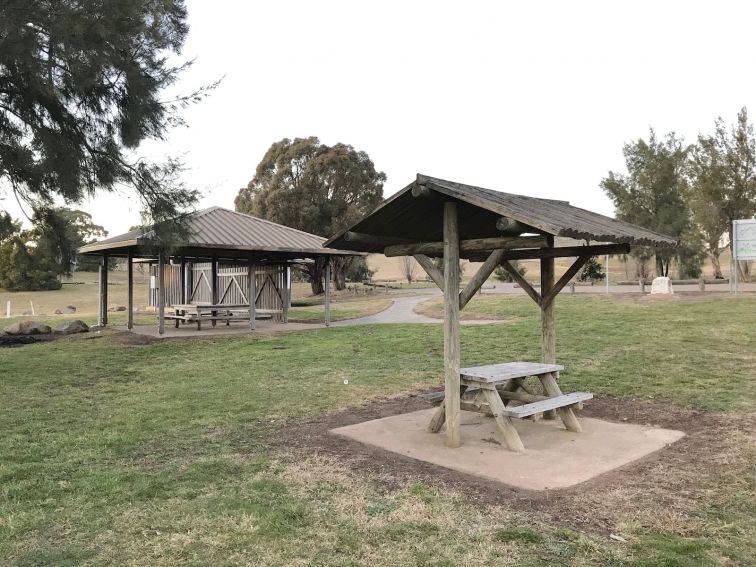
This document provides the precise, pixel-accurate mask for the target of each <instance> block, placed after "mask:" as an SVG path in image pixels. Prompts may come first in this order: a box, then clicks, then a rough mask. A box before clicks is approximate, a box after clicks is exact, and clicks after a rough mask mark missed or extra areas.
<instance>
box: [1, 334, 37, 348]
mask: <svg viewBox="0 0 756 567" xmlns="http://www.w3.org/2000/svg"><path fill="white" fill-rule="evenodd" d="M42 340H44V339H43V338H42V337H41V336H26V335H19V336H15V335H0V348H3V347H20V346H24V345H29V344H32V343H36V342H40V341H42ZM48 340H49V339H48Z"/></svg>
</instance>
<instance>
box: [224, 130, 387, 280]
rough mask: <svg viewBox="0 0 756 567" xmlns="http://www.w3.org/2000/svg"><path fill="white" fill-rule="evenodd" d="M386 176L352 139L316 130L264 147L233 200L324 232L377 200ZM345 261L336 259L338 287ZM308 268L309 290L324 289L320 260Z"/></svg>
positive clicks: (302, 227) (282, 221)
mask: <svg viewBox="0 0 756 567" xmlns="http://www.w3.org/2000/svg"><path fill="white" fill-rule="evenodd" d="M385 181H386V174H384V173H382V172H380V171H376V169H375V165H374V164H373V161H372V160H371V159H370V157H369V156H368V154H367V153H365V152H363V151H357V150H355V149H354V148H353V147H352V146H350V145H347V144H335V145H333V146H328V145H326V144H323V143H321V142H320V140H319V139H318V138H316V137H314V136H311V137H309V138H295V139H294V140H290V139H288V138H285V139H283V140H281V141H280V142H276V143H274V144H273V145H272V146H271V147H270V148H269V149H268V151H267V152H266V153H265V156H263V159H262V161H261V162H260V163H259V164H258V166H257V169H256V171H255V176H254V177H253V178H252V180H251V181H250V182H249V183H248V184H247V186H246V187H244V188H242V189H241V190H240V191H239V194H238V195H237V197H236V200H235V201H234V203H235V206H236V210H237V211H240V212H243V213H248V214H251V215H254V216H257V217H260V218H264V219H267V220H270V221H273V222H276V223H279V224H283V225H286V226H290V227H293V228H297V229H299V230H304V231H306V232H310V233H312V234H317V235H320V236H323V237H328V236H331V235H333V234H335V233H336V232H338V231H339V230H342V229H344V228H345V227H347V226H349V225H350V224H352V223H353V222H355V221H356V220H358V219H359V218H360V217H362V216H363V215H364V214H366V213H368V212H370V211H371V210H372V209H373V208H374V207H375V206H377V205H378V203H380V202H381V200H382V198H383V184H384V182H385ZM348 263H349V261H348V260H341V261H336V262H335V266H334V277H335V282H336V287H337V288H338V289H343V287H344V285H345V281H344V277H345V276H344V274H345V271H346V268H347V267H348ZM308 273H309V275H310V277H311V283H312V286H313V292H314V293H320V292H322V284H321V278H322V264H321V263H318V262H316V263H315V264H314V265H312V266H311V267H309V268H308Z"/></svg>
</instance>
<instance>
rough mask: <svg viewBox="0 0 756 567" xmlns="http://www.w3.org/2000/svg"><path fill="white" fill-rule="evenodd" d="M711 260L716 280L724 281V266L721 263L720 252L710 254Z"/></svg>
mask: <svg viewBox="0 0 756 567" xmlns="http://www.w3.org/2000/svg"><path fill="white" fill-rule="evenodd" d="M709 259H710V260H711V266H712V268H714V278H715V279H718V280H721V279H724V276H723V275H722V264H721V263H720V262H719V250H717V251H716V252H709Z"/></svg>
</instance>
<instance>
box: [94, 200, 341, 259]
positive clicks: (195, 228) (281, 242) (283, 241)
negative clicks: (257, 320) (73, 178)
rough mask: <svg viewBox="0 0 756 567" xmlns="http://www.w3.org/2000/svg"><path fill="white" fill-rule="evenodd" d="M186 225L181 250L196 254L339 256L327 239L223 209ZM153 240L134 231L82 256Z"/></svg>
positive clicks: (196, 216)
mask: <svg viewBox="0 0 756 567" xmlns="http://www.w3.org/2000/svg"><path fill="white" fill-rule="evenodd" d="M184 223H185V229H186V231H187V235H188V236H187V238H186V240H185V242H183V243H182V245H181V248H182V249H185V250H192V251H195V252H196V251H200V250H204V249H206V250H208V251H221V250H225V251H239V252H245V251H246V252H271V253H284V254H286V255H289V256H292V255H301V256H302V257H308V256H316V255H334V254H338V253H339V251H335V250H331V249H324V248H323V243H324V242H325V238H322V237H320V236H316V235H314V234H310V233H309V232H303V231H301V230H297V229H294V228H290V227H288V226H283V225H281V224H276V223H274V222H270V221H267V220H263V219H260V218H257V217H253V216H251V215H246V214H244V213H238V212H236V211H231V210H229V209H224V208H222V207H210V208H208V209H204V210H201V211H197V212H194V213H190V214H189V215H187V217H186V219H185V221H184ZM154 239H155V236H154V231H153V230H151V229H149V228H147V229H143V230H132V231H130V232H127V233H124V234H121V235H119V236H114V237H112V238H107V239H105V240H101V241H99V242H95V243H93V244H88V245H86V246H83V247H82V248H80V249H79V252H80V253H82V254H92V253H98V254H102V253H103V252H108V253H117V252H123V251H126V250H127V249H128V248H139V247H144V248H148V247H149V246H150V245H152V244H154V243H155V240H154ZM341 252H343V251H341ZM345 253H346V254H350V253H351V252H345Z"/></svg>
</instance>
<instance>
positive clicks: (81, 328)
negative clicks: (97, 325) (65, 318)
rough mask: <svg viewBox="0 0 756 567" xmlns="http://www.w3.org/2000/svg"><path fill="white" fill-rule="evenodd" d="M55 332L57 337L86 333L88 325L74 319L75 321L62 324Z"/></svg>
mask: <svg viewBox="0 0 756 567" xmlns="http://www.w3.org/2000/svg"><path fill="white" fill-rule="evenodd" d="M55 332H56V333H57V334H59V335H73V334H74V333H88V332H89V325H87V324H86V323H85V322H84V321H81V320H79V319H76V320H75V321H69V322H68V323H63V324H62V325H61V326H60V327H58V328H57V329H55Z"/></svg>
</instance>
